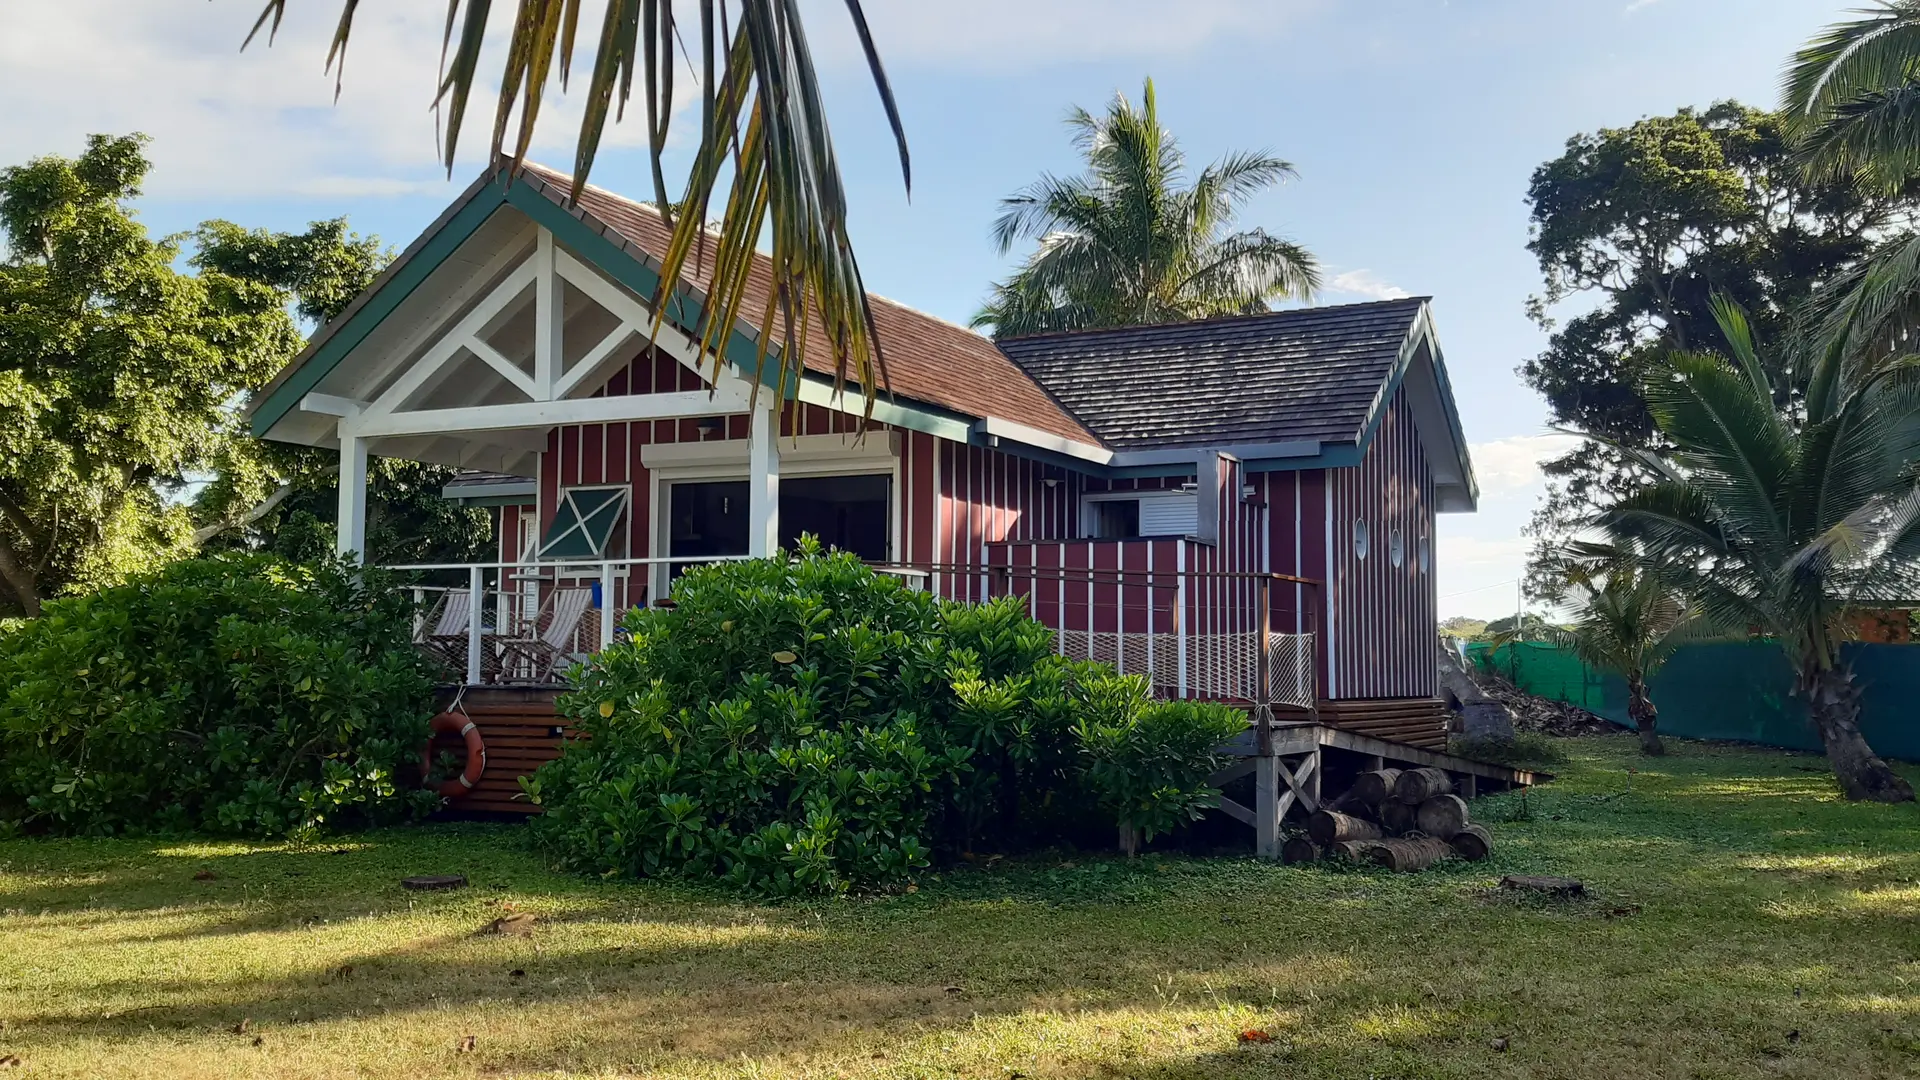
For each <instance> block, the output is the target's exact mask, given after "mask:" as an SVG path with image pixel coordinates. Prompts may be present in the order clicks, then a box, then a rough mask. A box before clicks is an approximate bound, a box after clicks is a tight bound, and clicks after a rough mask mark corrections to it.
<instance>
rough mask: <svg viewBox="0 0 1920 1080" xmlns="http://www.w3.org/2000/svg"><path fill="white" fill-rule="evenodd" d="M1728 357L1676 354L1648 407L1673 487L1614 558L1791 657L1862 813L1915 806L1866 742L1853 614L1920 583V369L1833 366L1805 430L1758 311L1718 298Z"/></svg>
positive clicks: (1633, 519) (1640, 516) (1606, 514)
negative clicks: (1763, 355)
mask: <svg viewBox="0 0 1920 1080" xmlns="http://www.w3.org/2000/svg"><path fill="white" fill-rule="evenodd" d="M1714 314H1715V316H1716V318H1717V320H1718V322H1719V324H1720V328H1721V331H1722V334H1723V335H1724V337H1725V338H1726V346H1727V354H1728V355H1727V356H1724V357H1723V356H1717V355H1711V354H1699V353H1675V354H1672V355H1670V356H1669V357H1667V358H1666V359H1665V360H1664V361H1662V362H1659V363H1657V364H1656V365H1654V367H1653V369H1652V371H1651V372H1650V374H1649V376H1648V378H1647V381H1646V384H1645V387H1644V390H1643V392H1644V394H1645V396H1646V399H1647V403H1648V406H1649V407H1650V408H1651V410H1652V412H1653V416H1654V420H1655V422H1656V423H1657V424H1658V425H1659V428H1660V433H1661V435H1662V436H1663V437H1664V440H1665V442H1666V443H1667V445H1668V446H1669V447H1671V449H1670V451H1669V452H1668V453H1667V454H1666V455H1664V456H1655V455H1653V454H1639V455H1638V456H1639V457H1640V458H1641V459H1642V460H1643V461H1645V462H1646V463H1647V465H1648V466H1649V467H1650V468H1652V469H1654V470H1655V471H1656V472H1657V473H1658V475H1659V477H1660V479H1659V480H1657V481H1656V482H1654V483H1653V484H1652V485H1650V486H1648V487H1647V488H1645V489H1643V490H1641V491H1640V492H1638V493H1636V494H1633V495H1629V496H1627V497H1626V498H1624V499H1622V500H1620V501H1619V502H1617V503H1615V504H1614V505H1613V506H1611V507H1609V508H1608V509H1606V510H1605V511H1603V512H1602V513H1601V514H1600V516H1599V517H1598V519H1597V521H1596V524H1597V526H1598V527H1599V528H1600V529H1601V530H1602V531H1603V532H1604V533H1605V534H1606V535H1607V537H1608V538H1609V540H1610V541H1611V543H1612V547H1613V550H1616V551H1623V552H1628V553H1629V555H1628V557H1629V558H1630V559H1631V560H1632V562H1633V563H1634V565H1636V566H1637V567H1638V568H1639V569H1640V570H1642V571H1643V572H1645V573H1647V574H1649V575H1651V576H1653V577H1654V578H1656V579H1658V580H1659V581H1660V582H1662V583H1663V584H1665V585H1667V586H1669V587H1672V588H1674V589H1676V590H1678V591H1679V592H1681V593H1682V594H1684V595H1686V596H1688V597H1689V598H1690V599H1691V600H1692V602H1693V603H1694V604H1695V605H1697V606H1698V608H1699V609H1700V611H1701V612H1702V614H1703V615H1704V616H1705V617H1706V618H1707V619H1708V620H1709V621H1710V622H1711V623H1713V624H1714V625H1716V626H1719V627H1722V628H1726V629H1730V630H1744V629H1748V628H1758V629H1759V630H1760V631H1762V632H1763V633H1765V634H1767V635H1768V636H1770V637H1772V638H1774V639H1776V640H1778V641H1779V643H1780V645H1781V646H1782V647H1783V648H1784V649H1785V650H1786V653H1787V658H1788V660H1789V661H1790V662H1791V663H1792V665H1793V669H1794V672H1795V692H1796V693H1797V694H1798V695H1799V696H1800V697H1801V698H1802V699H1803V700H1804V701H1805V702H1806V704H1807V709H1808V713H1809V717H1810V719H1811V720H1812V722H1813V725H1814V727H1815V728H1816V729H1817V730H1818V732H1819V734H1820V739H1821V741H1822V743H1824V744H1825V746H1826V751H1827V759H1828V762H1829V763H1830V765H1831V766H1832V768H1833V772H1834V775H1835V776H1836V777H1837V778H1838V779H1839V781H1840V787H1841V790H1842V791H1843V792H1844V793H1845V794H1846V797H1847V798H1849V799H1875V800H1880V801H1885V802H1898V801H1907V800H1911V799H1912V798H1913V788H1912V787H1911V786H1910V785H1909V784H1908V783H1907V782H1906V781H1905V780H1904V779H1902V778H1901V777H1900V776H1899V775H1898V774H1896V773H1895V772H1894V771H1893V770H1892V769H1890V768H1888V767H1887V764H1886V762H1884V761H1882V760H1881V759H1880V757H1879V756H1878V755H1876V754H1875V753H1874V752H1873V748H1872V747H1870V746H1869V745H1868V744H1867V741H1866V739H1865V738H1864V737H1863V736H1862V735H1861V733H1860V725H1859V716H1860V697H1859V689H1858V688H1857V687H1856V686H1855V685H1854V680H1853V672H1852V669H1851V668H1850V666H1849V665H1848V664H1847V662H1846V660H1845V659H1844V658H1843V657H1842V656H1841V653H1840V645H1841V643H1842V641H1843V640H1844V639H1845V636H1846V634H1847V632H1848V622H1847V620H1846V619H1845V617H1844V616H1845V614H1846V613H1847V611H1848V609H1849V608H1850V607H1851V606H1853V605H1856V604H1858V603H1861V602H1865V601H1871V600H1879V599H1892V598H1895V597H1898V596H1901V595H1903V594H1904V595H1909V596H1910V595H1912V593H1913V590H1914V587H1915V585H1916V583H1917V582H1920V482H1917V481H1916V470H1915V465H1914V462H1915V460H1916V455H1920V423H1916V419H1920V358H1916V357H1902V358H1898V359H1889V360H1885V361H1882V362H1880V363H1878V364H1875V365H1871V366H1869V365H1865V364H1862V363H1857V362H1856V363H1853V364H1847V363H1844V362H1842V361H1841V360H1840V359H1839V358H1837V357H1836V356H1834V355H1833V354H1830V353H1829V354H1823V355H1822V356H1821V357H1819V358H1818V361H1817V363H1816V366H1815V367H1814V369H1813V370H1812V371H1811V372H1810V373H1809V376H1808V381H1807V387H1806V391H1805V396H1804V401H1803V403H1802V406H1801V408H1800V409H1797V410H1795V412H1794V413H1793V414H1788V413H1783V412H1782V411H1780V410H1779V409H1778V408H1776V407H1775V400H1776V399H1775V397H1774V390H1773V386H1772V385H1771V383H1770V382H1769V379H1768V376H1767V371H1768V370H1769V368H1768V367H1767V366H1766V365H1765V364H1763V363H1762V362H1761V360H1760V357H1759V353H1758V347H1757V346H1756V344H1755V342H1754V339H1753V335H1752V332H1751V329H1750V328H1749V326H1748V324H1747V320H1746V317H1745V315H1744V314H1743V313H1742V312H1741V311H1740V309H1739V308H1738V307H1736V306H1734V305H1733V304H1732V303H1731V302H1729V301H1727V300H1725V299H1724V298H1720V299H1716V301H1715V304H1714Z"/></svg>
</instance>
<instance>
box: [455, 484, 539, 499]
mask: <svg viewBox="0 0 1920 1080" xmlns="http://www.w3.org/2000/svg"><path fill="white" fill-rule="evenodd" d="M539 487H540V485H539V484H538V483H536V482H535V481H532V480H520V481H516V482H514V483H500V482H497V481H496V482H494V483H482V484H475V483H462V482H461V481H459V480H455V481H453V482H452V483H450V484H448V485H447V486H445V487H443V488H441V489H440V497H441V498H443V499H456V500H457V499H531V498H533V497H534V496H535V495H537V494H538V493H539Z"/></svg>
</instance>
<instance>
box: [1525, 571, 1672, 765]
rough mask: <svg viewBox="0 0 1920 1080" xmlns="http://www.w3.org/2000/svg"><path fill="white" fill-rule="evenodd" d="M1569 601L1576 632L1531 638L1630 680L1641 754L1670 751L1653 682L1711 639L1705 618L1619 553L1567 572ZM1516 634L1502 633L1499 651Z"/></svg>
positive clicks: (1552, 629)
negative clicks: (1676, 657)
mask: <svg viewBox="0 0 1920 1080" xmlns="http://www.w3.org/2000/svg"><path fill="white" fill-rule="evenodd" d="M1563 579H1564V584H1565V585H1566V593H1565V597H1564V599H1565V600H1566V601H1568V602H1570V603H1571V605H1572V607H1573V610H1574V618H1573V623H1572V624H1571V625H1569V626H1542V627H1538V628H1534V629H1533V631H1532V632H1530V633H1529V635H1528V637H1529V638H1531V639H1539V640H1543V641H1546V642H1548V643H1550V644H1553V645H1557V646H1559V647H1560V648H1562V649H1565V650H1566V651H1568V652H1570V653H1572V654H1573V655H1575V656H1577V657H1579V658H1580V661H1581V662H1582V663H1584V664H1587V665H1588V666H1590V667H1594V668H1598V669H1600V670H1602V671H1611V672H1613V673H1614V674H1616V675H1619V676H1620V677H1621V678H1623V679H1625V680H1626V681H1627V716H1628V718H1630V719H1631V720H1632V721H1633V726H1634V729H1635V730H1636V731H1638V732H1639V733H1640V752H1641V753H1644V754H1653V755H1659V754H1664V753H1666V752H1667V750H1666V747H1665V746H1664V745H1663V744H1662V743H1661V742H1660V734H1659V731H1658V725H1659V718H1660V711H1659V710H1658V709H1657V708H1655V707H1654V704H1653V695H1652V694H1651V692H1649V690H1648V689H1647V680H1648V679H1650V678H1652V677H1653V676H1654V674H1655V673H1656V672H1658V671H1659V670H1660V669H1661V668H1662V667H1663V666H1665V665H1666V662H1667V660H1668V659H1670V658H1671V657H1672V656H1673V654H1674V652H1675V651H1676V650H1678V649H1679V648H1680V646H1681V645H1684V644H1686V643H1687V642H1689V641H1697V640H1700V639H1701V638H1702V637H1704V636H1706V635H1705V634H1704V632H1703V631H1704V630H1705V623H1704V622H1703V621H1702V620H1701V619H1700V612H1699V610H1698V609H1696V608H1694V607H1693V606H1692V605H1690V604H1688V603H1687V601H1686V600H1685V599H1684V598H1683V597H1681V596H1680V594H1679V593H1677V592H1675V591H1674V590H1673V589H1671V588H1669V587H1667V585H1666V584H1665V583H1663V582H1662V581H1660V579H1658V578H1656V577H1654V576H1653V575H1651V574H1647V573H1643V572H1642V571H1640V570H1638V569H1636V568H1635V567H1634V566H1633V565H1632V564H1631V562H1629V561H1625V560H1622V559H1621V558H1619V557H1618V555H1617V553H1616V554H1615V555H1614V557H1611V558H1608V559H1606V560H1604V561H1602V562H1601V563H1599V564H1598V565H1581V564H1576V565H1573V566H1569V567H1567V568H1566V569H1565V570H1564V571H1563ZM1512 636H1517V635H1504V634H1503V635H1497V636H1496V637H1495V638H1494V644H1495V647H1496V648H1498V647H1499V646H1500V645H1503V644H1505V643H1506V642H1507V640H1508V639H1509V638H1510V637H1512Z"/></svg>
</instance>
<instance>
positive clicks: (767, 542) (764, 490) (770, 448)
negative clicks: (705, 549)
mask: <svg viewBox="0 0 1920 1080" xmlns="http://www.w3.org/2000/svg"><path fill="white" fill-rule="evenodd" d="M778 409H779V405H778V404H777V403H776V404H774V405H773V406H772V407H768V406H766V405H762V406H760V407H759V408H757V409H754V410H753V430H752V432H751V434H752V440H751V441H750V442H749V443H748V447H747V491H748V498H747V554H748V555H751V556H753V557H754V558H756V559H760V558H765V557H767V556H768V555H771V554H773V553H774V552H775V551H776V550H778V549H779V547H780V429H779V427H778V424H779V416H780V414H779V412H778Z"/></svg>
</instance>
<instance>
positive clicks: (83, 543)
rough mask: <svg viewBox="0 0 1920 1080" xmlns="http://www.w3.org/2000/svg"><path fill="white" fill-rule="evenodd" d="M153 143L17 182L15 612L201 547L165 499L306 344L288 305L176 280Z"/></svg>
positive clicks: (6, 186)
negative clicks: (138, 212)
mask: <svg viewBox="0 0 1920 1080" xmlns="http://www.w3.org/2000/svg"><path fill="white" fill-rule="evenodd" d="M143 143H144V139H143V138H142V137H141V136H137V135H131V136H119V137H112V136H105V135H96V136H93V137H92V138H90V139H89V140H88V143H87V149H86V151H85V153H83V154H81V155H80V156H79V157H78V158H63V157H52V156H49V157H42V158H36V159H34V160H33V161H30V162H28V163H27V164H25V165H16V166H12V167H9V168H6V169H4V170H0V234H3V235H4V238H5V240H6V248H7V257H6V259H5V261H4V262H0V612H16V613H23V614H27V615H33V614H36V613H38V612H39V610H40V606H41V603H42V602H43V601H44V600H45V599H47V598H48V597H51V596H54V595H56V594H58V593H60V592H63V591H67V590H71V589H75V588H84V587H92V586H97V585H100V584H104V583H108V582H112V581H115V580H118V579H119V578H121V577H123V576H125V575H126V574H127V573H129V572H132V571H134V570H137V569H141V568H143V567H147V566H150V565H153V564H154V563H156V562H158V561H161V560H164V559H166V558H169V557H172V556H173V555H176V554H178V553H181V552H182V551H184V550H186V549H187V548H188V547H189V546H190V544H191V540H192V526H191V523H190V521H189V520H188V515H187V513H186V511H185V510H184V508H182V507H180V506H178V505H177V504H174V503H171V502H169V501H168V500H167V499H166V498H164V497H163V488H165V487H166V486H169V485H179V484H181V483H183V482H184V481H185V480H186V479H187V477H188V476H189V475H190V474H191V473H193V472H195V471H198V470H202V469H205V468H207V467H208V466H209V465H210V464H211V463H212V462H213V461H214V460H215V459H216V458H217V457H218V455H219V454H220V452H221V450H222V447H223V445H224V443H225V438H226V437H225V428H224V425H225V424H226V422H227V421H228V420H229V418H230V410H229V404H230V403H231V402H232V401H233V400H234V398H235V397H236V395H238V394H240V393H241V392H242V391H244V390H245V389H246V388H248V387H251V386H254V385H257V384H259V383H260V382H261V381H263V380H265V379H266V378H267V377H268V376H269V375H271V374H272V373H273V372H274V371H275V370H277V369H278V368H279V367H280V366H281V365H282V364H284V363H285V362H286V360H287V359H288V358H289V357H290V356H292V354H293V352H294V350H295V349H297V348H298V347H299V342H300V335H299V331H298V329H297V328H296V327H295V325H294V322H293V319H292V318H291V316H289V314H288V313H287V311H286V310H285V307H284V300H283V298H282V296H281V294H280V293H279V292H278V291H276V290H275V289H273V288H271V287H269V286H267V285H264V284H261V283H259V282H256V281H250V280H247V279H245V278H240V277H234V276H232V275H229V274H225V273H220V272H217V271H211V270H209V271H203V272H202V273H200V274H198V275H193V274H185V273H181V272H180V271H178V270H176V269H175V263H176V262H177V260H178V257H179V254H180V249H179V245H178V242H177V240H175V239H172V238H169V239H164V240H157V241H156V240H154V239H151V238H150V237H149V236H148V235H147V231H146V229H145V227H143V226H142V225H141V224H140V223H139V221H138V220H137V219H136V218H135V217H134V215H133V213H132V212H131V211H130V210H129V209H128V208H127V205H126V204H127V202H128V200H130V199H132V198H134V197H135V196H137V195H138V194H139V191H140V183H141V180H142V179H143V178H144V177H145V176H146V173H147V168H148V162H147V159H146V157H145V155H144V153H143V152H142V145H143Z"/></svg>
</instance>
